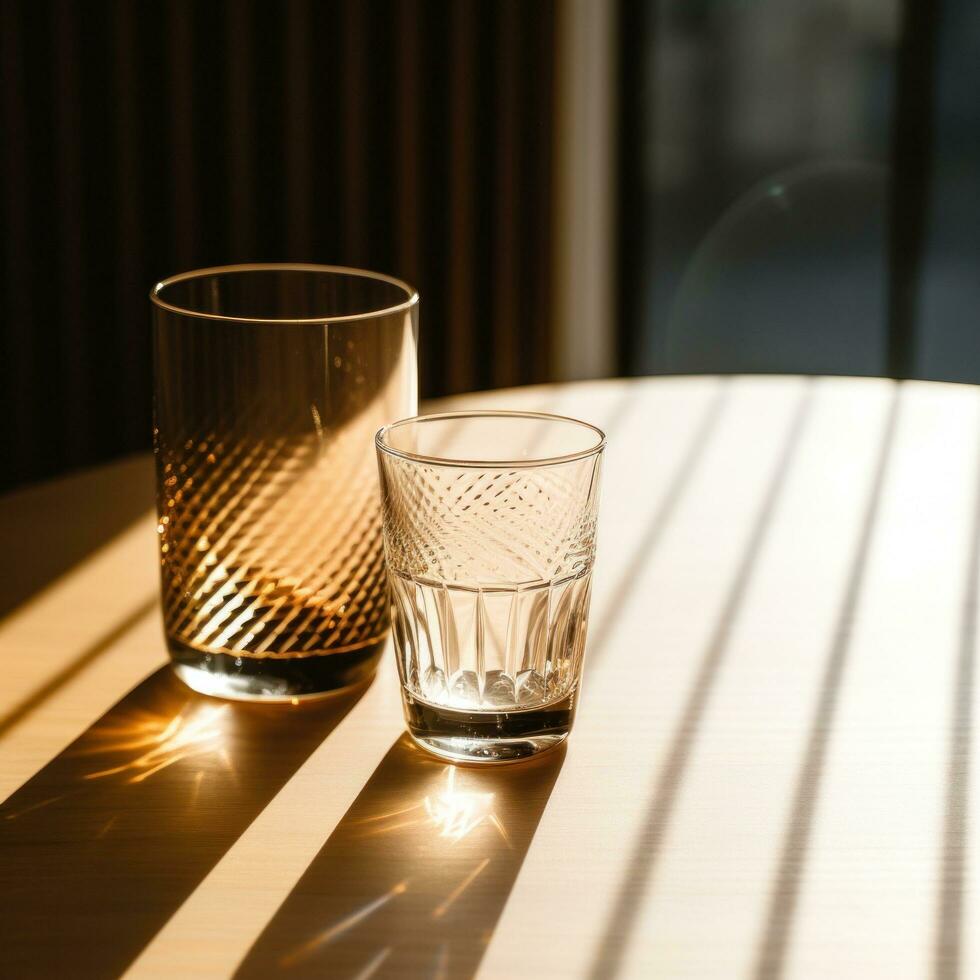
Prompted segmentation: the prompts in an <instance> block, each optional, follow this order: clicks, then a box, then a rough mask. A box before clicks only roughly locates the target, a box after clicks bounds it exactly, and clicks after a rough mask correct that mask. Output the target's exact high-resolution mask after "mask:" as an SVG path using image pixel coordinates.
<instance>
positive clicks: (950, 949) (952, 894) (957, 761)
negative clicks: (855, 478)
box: [933, 453, 980, 980]
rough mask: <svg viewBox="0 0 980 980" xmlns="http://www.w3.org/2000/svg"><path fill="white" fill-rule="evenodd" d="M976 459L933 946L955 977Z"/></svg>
mask: <svg viewBox="0 0 980 980" xmlns="http://www.w3.org/2000/svg"><path fill="white" fill-rule="evenodd" d="M977 460H978V466H977V475H976V483H975V485H974V509H973V526H972V528H971V531H970V553H969V556H968V557H967V563H966V575H965V582H966V584H965V587H964V590H963V604H962V608H963V614H962V618H961V620H960V642H959V651H958V654H957V659H956V669H955V673H954V678H953V691H952V704H953V717H952V720H951V722H950V731H949V766H948V768H947V772H946V812H945V815H944V825H943V850H942V859H941V861H942V863H941V866H940V875H939V881H940V891H939V904H938V909H937V916H936V920H937V921H936V938H935V948H934V951H933V957H934V958H933V975H934V976H935V977H936V980H956V978H957V977H959V976H960V973H961V969H962V962H961V961H962V956H963V886H964V882H965V879H966V870H967V843H966V842H967V831H968V828H969V821H970V769H971V764H972V759H973V698H974V694H975V691H976V647H977V589H978V588H980V453H978V454H977Z"/></svg>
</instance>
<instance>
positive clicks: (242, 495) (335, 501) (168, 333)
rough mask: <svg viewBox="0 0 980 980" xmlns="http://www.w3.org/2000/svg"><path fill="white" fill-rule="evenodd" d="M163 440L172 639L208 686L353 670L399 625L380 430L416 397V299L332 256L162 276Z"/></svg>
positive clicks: (193, 676)
mask: <svg viewBox="0 0 980 980" xmlns="http://www.w3.org/2000/svg"><path fill="white" fill-rule="evenodd" d="M151 298H152V301H153V326H154V371H155V379H154V382H155V383H154V451H155V454H156V463H157V481H158V482H157V489H158V525H157V531H158V535H159V546H160V570H161V581H162V589H163V616H164V626H165V630H166V636H167V644H168V647H169V650H170V654H171V657H172V659H173V661H174V663H175V668H176V670H177V673H178V675H179V676H180V677H181V678H182V679H183V680H184V681H186V682H187V683H188V684H189V685H190V686H191V687H193V688H195V689H196V690H199V691H202V692H204V693H207V694H216V695H222V696H226V697H235V698H259V699H272V700H291V699H294V698H298V697H306V696H310V695H316V694H321V693H323V692H325V691H330V690H333V689H335V688H338V687H343V686H346V685H348V684H351V683H355V682H357V681H358V680H360V679H362V678H363V677H364V676H366V675H367V674H369V673H370V672H371V671H372V670H373V669H374V666H375V663H376V661H377V657H378V655H379V653H380V650H381V648H382V647H383V644H384V640H385V638H386V635H387V630H388V608H387V600H386V589H385V577H384V561H383V553H382V543H381V522H380V499H379V494H378V480H377V469H376V466H375V461H374V453H373V450H372V442H371V439H372V435H373V434H374V432H375V431H376V430H377V428H378V426H379V425H383V424H385V423H387V422H391V421H392V420H394V419H398V418H403V417H405V416H406V415H412V414H414V413H415V412H416V411H417V387H416V386H417V380H416V336H417V314H418V297H417V294H416V293H415V292H414V290H412V289H411V288H410V287H408V286H406V285H405V284H404V283H400V282H398V281H397V280H393V279H389V278H387V277H384V276H380V275H376V274H373V273H367V272H360V271H358V270H352V269H340V268H333V267H327V266H295V265H290V266H285V265H276V266H229V267H224V268H220V269H205V270H202V271H200V272H193V273H188V274H186V275H183V276H177V277H175V278H173V279H170V280H167V281H165V282H163V283H160V284H159V285H158V286H157V287H156V288H155V289H154V290H153V293H152V295H151Z"/></svg>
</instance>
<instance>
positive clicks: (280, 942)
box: [0, 377, 980, 980]
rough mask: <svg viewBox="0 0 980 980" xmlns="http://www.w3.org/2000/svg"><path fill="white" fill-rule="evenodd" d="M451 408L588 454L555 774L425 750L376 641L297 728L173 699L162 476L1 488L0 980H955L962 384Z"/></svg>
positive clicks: (114, 471)
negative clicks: (577, 701)
mask: <svg viewBox="0 0 980 980" xmlns="http://www.w3.org/2000/svg"><path fill="white" fill-rule="evenodd" d="M459 405H467V406H476V407H493V406H498V407H503V406H507V407H511V408H514V407H523V408H533V409H541V410H549V411H555V412H559V413H563V414H570V415H576V416H580V417H583V418H586V419H589V420H591V421H594V422H595V423H597V424H598V425H600V426H602V427H603V428H604V429H606V431H607V433H608V436H609V442H608V451H607V457H606V464H605V472H604V477H603V491H602V512H601V517H600V525H599V559H598V565H597V568H596V573H595V578H594V594H593V605H592V614H591V629H590V638H589V646H588V654H587V658H586V672H585V678H584V693H583V696H582V700H581V707H580V710H579V715H578V718H577V720H576V724H575V729H574V731H573V733H572V736H571V738H570V739H569V742H568V745H567V750H566V751H563V752H561V753H554V754H552V755H551V756H546V757H543V758H542V759H540V760H538V761H536V762H533V763H530V764H528V765H524V766H513V767H505V768H502V769H496V770H491V771H484V770H475V769H471V768H465V769H464V768H460V769H455V770H454V769H453V768H452V767H449V766H446V765H444V764H441V763H439V762H437V761H433V760H430V759H429V758H427V757H425V756H424V755H423V754H422V753H421V752H419V751H418V750H417V749H414V748H413V747H412V746H411V745H409V744H408V743H407V741H406V739H405V738H404V737H403V735H402V719H401V712H400V703H399V695H398V685H397V680H396V675H395V667H394V658H393V656H392V655H391V654H390V652H389V653H388V654H387V655H386V657H385V659H384V662H383V666H382V668H381V669H380V672H379V674H378V676H377V678H376V679H375V681H374V683H373V684H371V685H370V686H368V687H367V688H366V689H365V690H360V691H355V692H352V693H348V694H345V695H339V696H337V697H334V698H331V699H328V700H327V701H323V702H319V703H318V704H314V705H304V706H299V707H290V706H285V707H283V706H275V707H272V706H250V705H240V704H226V703H223V702H221V701H215V700H210V699H207V698H203V697H199V696H197V695H194V694H192V693H191V692H190V691H188V690H186V689H184V688H183V687H182V686H181V685H180V684H179V683H177V682H176V681H175V680H174V679H173V678H172V676H171V675H170V672H169V670H168V669H167V668H166V666H165V665H166V654H165V650H164V645H163V639H162V631H161V624H160V616H159V611H158V605H157V589H158V583H157V569H156V560H155V550H154V549H155V540H154V539H155V535H154V533H153V531H154V528H153V524H154V521H153V517H152V515H151V514H150V512H149V505H150V501H151V499H152V498H151V495H152V476H151V467H150V463H149V461H148V460H147V459H145V458H141V459H136V460H130V461H126V462H123V463H120V464H115V465H113V466H110V467H105V468H103V469H101V470H99V471H97V472H96V473H91V474H84V475H82V476H80V477H73V478H70V479H68V480H65V481H61V482H59V483H55V484H52V485H50V486H47V487H43V488H40V489H36V490H30V491H27V492H23V493H19V494H16V495H13V496H10V497H8V498H6V499H4V500H0V531H2V535H3V538H2V547H3V551H2V554H3V582H2V584H3V589H2V590H0V591H2V594H3V597H4V602H5V603H6V606H5V607H4V608H5V613H6V615H5V618H4V619H3V621H2V623H0V671H2V673H0V678H2V680H0V799H6V803H5V804H4V805H3V808H2V810H0V976H2V977H4V978H9V977H20V976H25V977H34V976H40V977H47V976H59V975H60V976H63V977H66V978H69V977H70V978H77V977H90V976H92V977H102V976H117V975H120V974H123V973H126V974H127V975H128V976H132V977H160V978H164V977H166V978H177V977H180V978H182V977H189V978H193V977H225V976H231V975H235V974H236V973H237V975H239V976H241V977H275V976H280V975H282V976H284V977H285V976H288V977H292V976H297V977H304V976H326V977H345V978H346V977H350V978H359V980H366V978H368V977H379V978H380V977H416V976H417V977H425V978H440V977H441V978H453V977H470V976H473V975H478V976H481V977H491V978H511V977H528V978H539V977H561V978H564V977H595V978H604V977H612V976H624V977H667V978H674V977H677V978H715V977H718V978H729V977H757V978H770V977H772V978H775V977H787V978H790V977H806V978H821V980H824V978H826V980H841V978H860V980H867V978H879V977H880V978H887V980H898V978H904V977H909V978H926V977H938V978H954V977H970V976H980V902H978V900H977V898H978V882H980V860H978V859H977V854H978V848H977V845H978V843H980V819H978V818H977V804H976V794H977V792H980V778H978V777H980V773H978V772H977V769H978V766H980V752H978V751H977V749H976V746H975V744H974V742H975V740H974V727H975V724H976V719H977V718H978V717H980V714H978V712H977V710H976V708H975V699H976V696H977V685H976V683H975V667H974V657H975V643H976V632H977V629H976V626H977V624H976V617H977V602H978V596H977V591H978V571H977V564H978V525H980V516H978V515H980V469H978V463H980V452H978V449H980V390H978V389H974V388H970V387H960V386H954V385H936V384H925V383H905V384H901V385H898V384H895V383H893V382H890V381H883V380H867V379H841V378H833V379H832V378H816V379H802V378H789V377H767V378H731V379H717V378H672V379H656V380H638V381H629V382H617V381H610V382H596V383H585V384H579V385H567V386H556V387H539V388H527V389H520V390H516V391H508V392H495V393H489V394H483V395H473V396H468V397H467V398H464V399H457V400H455V406H454V407H458V406H459ZM140 515H141V516H140ZM134 518H135V520H134Z"/></svg>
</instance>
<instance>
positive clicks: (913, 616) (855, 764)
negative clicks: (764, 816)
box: [760, 384, 978, 980]
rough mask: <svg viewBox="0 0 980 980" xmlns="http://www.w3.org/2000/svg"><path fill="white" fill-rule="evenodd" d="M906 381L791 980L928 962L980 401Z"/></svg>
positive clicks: (809, 851) (813, 841) (826, 766)
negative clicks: (979, 403) (793, 978)
mask: <svg viewBox="0 0 980 980" xmlns="http://www.w3.org/2000/svg"><path fill="white" fill-rule="evenodd" d="M902 388H903V394H902V404H901V416H900V425H899V430H898V433H897V436H896V444H895V450H894V458H893V461H892V464H891V470H890V474H889V477H888V481H887V484H886V488H885V492H884V496H883V499H882V502H881V507H880V511H879V514H878V523H877V528H876V531H875V534H874V537H873V540H872V541H871V547H870V551H869V555H868V560H867V567H866V572H865V579H864V583H863V587H862V595H861V601H860V604H859V606H858V608H857V610H856V613H855V618H854V622H853V623H852V624H850V631H851V635H850V649H849V652H848V663H847V667H846V675H845V676H844V678H843V682H842V686H841V689H840V692H839V694H838V703H837V705H836V710H835V713H834V719H833V724H832V727H831V730H830V732H829V733H828V734H827V739H828V744H827V748H826V753H825V757H824V762H823V771H822V778H821V780H820V784H819V793H818V795H817V798H816V799H814V800H812V801H810V804H809V805H810V807H811V809H812V816H811V817H810V819H811V820H812V828H811V830H810V833H809V839H808V846H807V847H806V848H805V850H804V851H803V852H802V853H800V854H799V855H797V864H796V866H795V867H794V869H793V873H794V874H795V875H797V876H798V878H799V883H798V889H799V891H798V897H797V901H796V907H795V920H794V923H793V925H792V932H791V935H790V938H789V942H788V945H787V950H786V960H785V968H784V969H783V970H782V971H781V973H780V975H781V976H785V977H788V978H791V977H800V978H803V977H812V976H854V977H857V976H887V977H889V978H895V980H901V978H903V977H909V978H912V977H916V978H918V977H924V976H928V975H929V973H930V969H931V967H932V963H933V944H934V923H935V913H936V907H937V900H938V891H939V883H938V880H937V879H938V871H939V869H940V867H941V858H942V845H943V808H944V805H945V797H946V785H945V777H946V773H947V769H948V765H947V753H948V749H949V741H948V731H949V723H950V718H951V713H952V709H953V704H952V699H951V696H950V695H951V692H952V681H953V671H954V668H955V664H956V657H957V651H958V646H959V638H960V637H959V631H960V623H961V617H960V609H961V606H962V602H963V588H964V581H965V575H966V566H967V556H968V553H969V545H970V542H969V537H968V534H966V533H964V529H966V528H969V527H970V524H971V520H970V517H971V514H972V511H973V506H974V499H973V495H974V492H975V481H974V474H975V469H976V466H975V458H974V457H975V452H976V446H977V437H978V403H977V395H976V391H975V389H971V388H967V387H963V388H958V387H955V386H937V385H922V384H905V385H903V386H902ZM808 720H809V719H808ZM760 938H761V939H763V940H764V937H760Z"/></svg>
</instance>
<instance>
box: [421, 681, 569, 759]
mask: <svg viewBox="0 0 980 980" xmlns="http://www.w3.org/2000/svg"><path fill="white" fill-rule="evenodd" d="M403 696H404V699H405V719H406V721H407V723H408V732H409V734H410V735H411V736H412V738H413V739H414V740H415V742H416V743H417V744H418V745H419V746H420V747H421V748H423V749H425V750H426V751H427V752H431V753H432V754H433V755H435V756H438V757H439V758H440V759H445V760H447V761H449V762H460V763H474V764H477V765H486V764H494V763H496V764H500V763H509V762H521V761H523V760H525V759H531V758H533V757H534V756H537V755H540V754H541V753H542V752H547V751H548V750H550V749H555V748H557V747H558V746H559V745H561V744H562V743H563V742H564V741H565V739H566V738H567V737H568V733H569V731H570V730H571V727H572V719H573V718H574V716H575V692H574V691H573V692H572V693H571V694H569V695H567V696H566V697H564V698H562V699H561V700H559V701H552V702H551V703H549V704H545V705H541V706H540V707H536V708H525V709H521V710H515V711H459V710H456V709H453V708H446V707H442V706H440V705H435V704H430V703H428V702H426V701H422V700H420V699H419V698H417V697H415V696H414V695H412V694H409V693H408V692H407V691H403Z"/></svg>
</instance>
